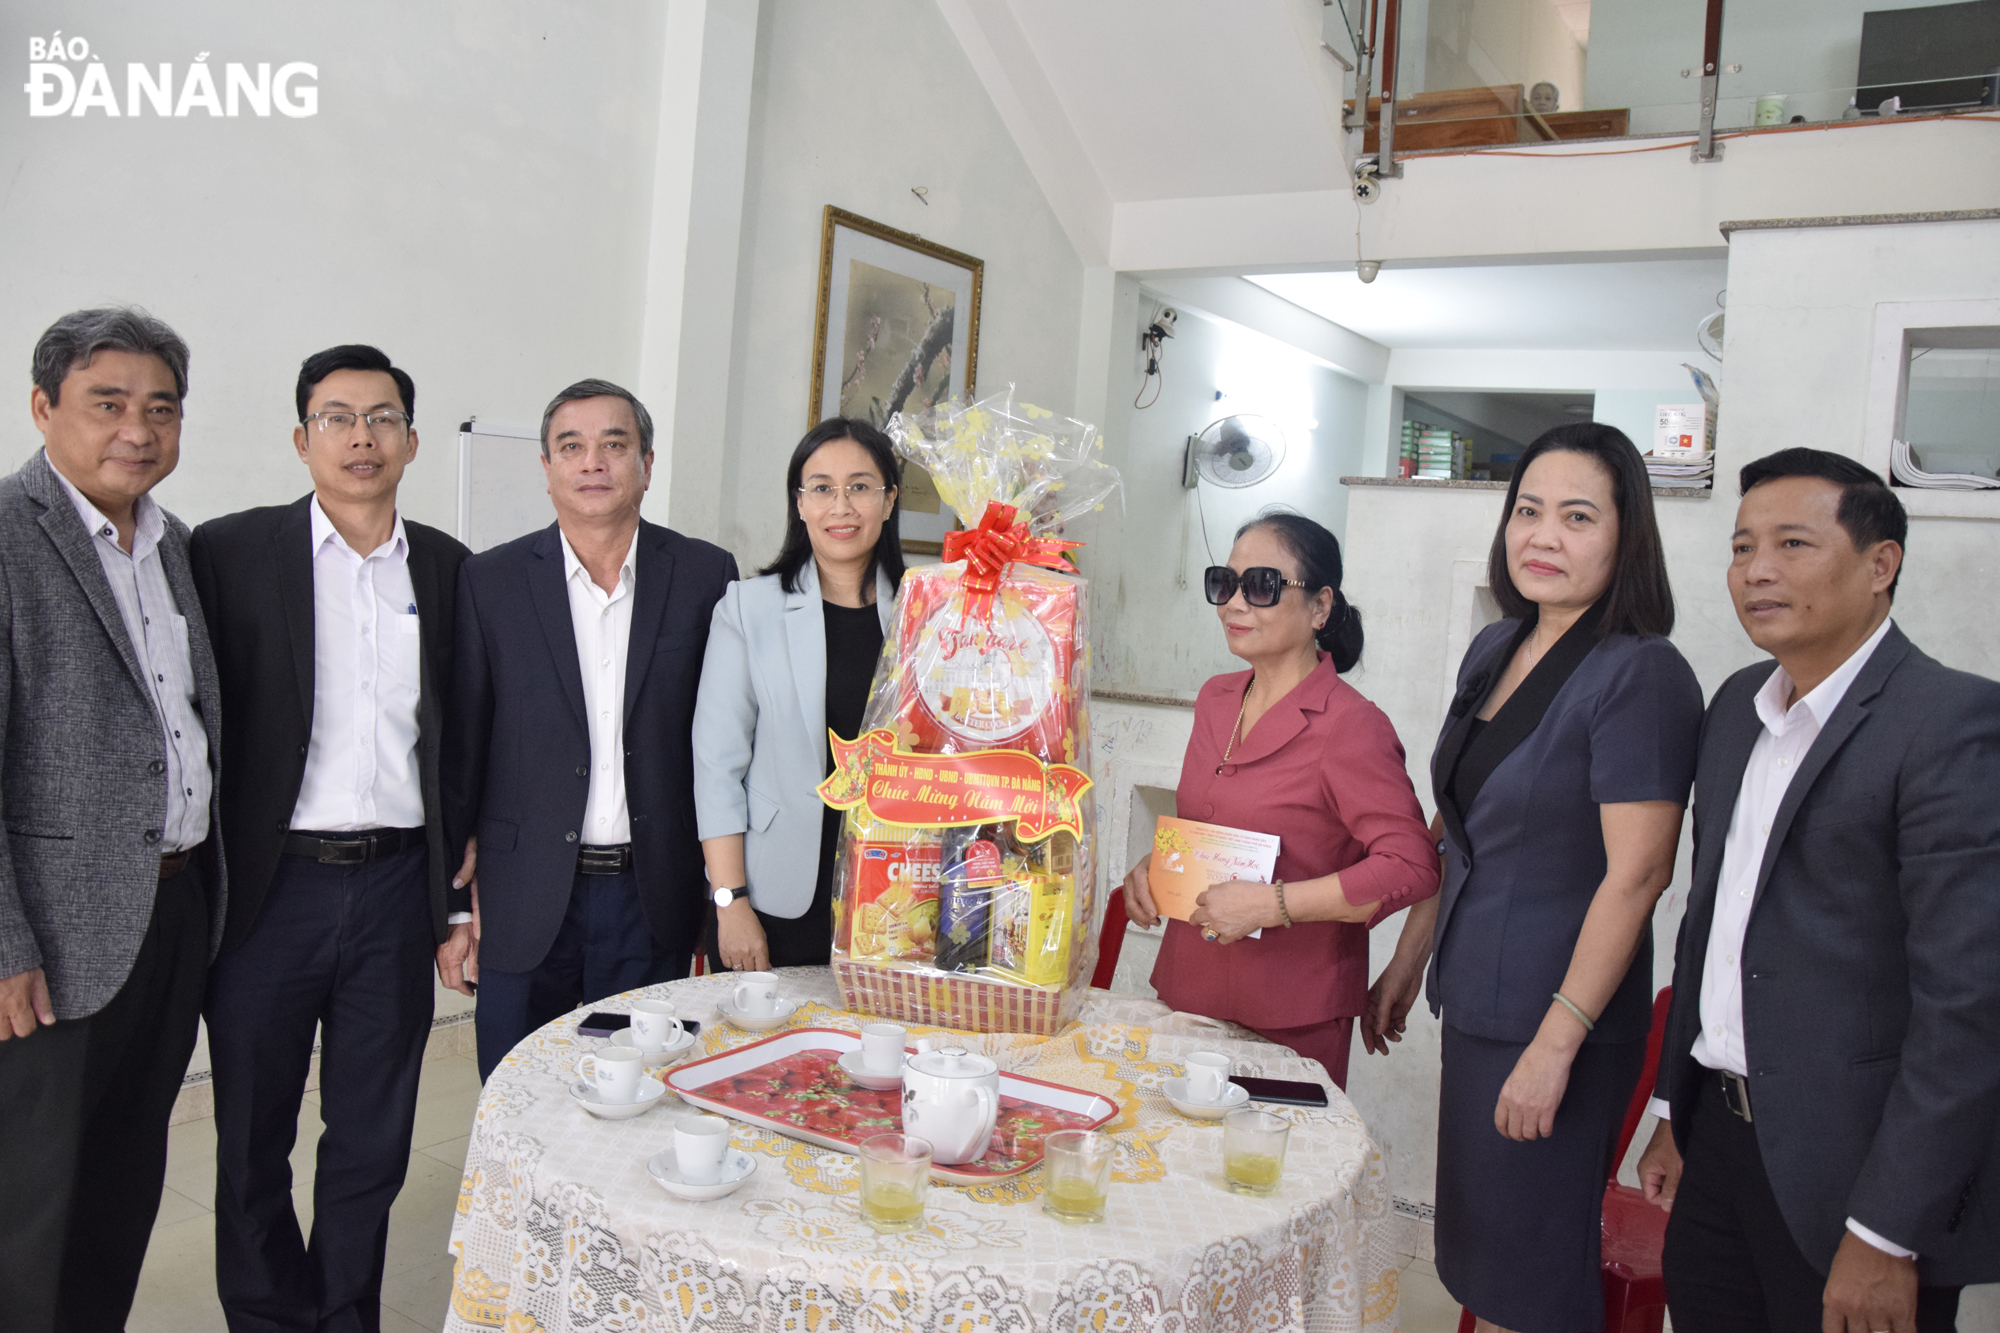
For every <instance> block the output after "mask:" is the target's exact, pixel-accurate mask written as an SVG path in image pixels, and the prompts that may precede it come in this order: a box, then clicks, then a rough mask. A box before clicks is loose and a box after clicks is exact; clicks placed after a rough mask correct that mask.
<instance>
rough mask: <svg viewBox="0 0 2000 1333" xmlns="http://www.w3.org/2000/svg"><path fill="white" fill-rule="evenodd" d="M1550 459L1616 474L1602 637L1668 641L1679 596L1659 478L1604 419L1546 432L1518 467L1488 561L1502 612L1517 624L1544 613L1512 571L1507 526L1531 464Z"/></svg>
mask: <svg viewBox="0 0 2000 1333" xmlns="http://www.w3.org/2000/svg"><path fill="white" fill-rule="evenodd" d="M1552 453H1572V454H1582V455H1584V456H1585V457H1587V458H1594V459H1596V460H1597V461H1598V462H1599V463H1600V464H1602V465H1603V467H1604V470H1605V471H1607V472H1609V473H1610V474H1611V504H1612V507H1613V508H1614V509H1616V510H1617V511H1618V550H1617V552H1616V553H1615V554H1614V555H1613V557H1612V561H1611V585H1610V586H1609V587H1607V588H1606V589H1605V590H1604V596H1603V598H1602V599H1601V600H1602V601H1603V602H1604V604H1605V606H1604V617H1603V619H1601V620H1599V621H1598V622H1597V634H1598V637H1599V638H1604V637H1606V636H1608V635H1612V634H1634V635H1637V636H1638V637H1640V638H1642V639H1664V638H1665V637H1666V636H1667V635H1669V634H1671V633H1673V632H1674V590H1673V585H1672V584H1671V583H1670V582H1668V580H1667V552H1666V547H1665V546H1664V545H1663V544H1662V543H1661V541H1660V523H1659V519H1658V518H1657V517H1656V516H1655V515H1654V513H1653V479H1652V478H1651V477H1650V476H1648V475H1647V473H1646V460H1645V459H1643V458H1641V457H1640V456H1639V450H1638V448H1637V447H1636V446H1635V445H1633V443H1632V441H1631V440H1630V439H1629V438H1628V437H1627V436H1626V434H1625V432H1624V431H1622V430H1619V429H1618V428H1617V427H1616V426H1607V425H1605V424H1604V423H1603V422H1601V421H1578V422H1573V423H1571V424H1570V425H1567V426H1557V427H1556V428H1555V429H1554V430H1550V431H1544V432H1542V434H1541V435H1539V436H1537V437H1536V438H1535V442H1534V443H1533V444H1530V445H1529V446H1528V447H1527V448H1526V449H1525V450H1523V451H1522V453H1521V458H1520V461H1519V462H1517V463H1515V464H1514V479H1513V480H1512V481H1510V482H1508V483H1507V503H1506V504H1505V505H1503V506H1502V507H1501V509H1500V527H1499V529H1498V530H1497V531H1495V532H1494V534H1493V549H1492V550H1491V552H1490V553H1489V554H1488V555H1487V557H1486V582H1487V586H1488V588H1489V589H1490V590H1491V591H1492V593H1493V600H1494V601H1495V602H1497V603H1499V605H1500V614H1502V615H1504V616H1506V617H1508V618H1509V619H1511V620H1527V619H1529V618H1530V617H1532V616H1536V615H1539V614H1540V608H1539V607H1537V606H1536V604H1535V603H1533V602H1531V601H1529V600H1528V599H1527V597H1525V596H1524V595H1523V594H1522V592H1521V590H1520V589H1519V588H1517V587H1515V586H1514V576H1513V575H1512V574H1511V573H1509V572H1508V569H1507V524H1508V522H1509V521H1510V520H1511V519H1512V518H1513V517H1514V506H1515V505H1516V504H1518V503H1519V502H1520V499H1521V478H1523V477H1525V476H1527V475H1528V465H1529V464H1530V463H1532V462H1534V461H1535V460H1536V459H1537V458H1540V457H1541V456H1542V455H1543V454H1552Z"/></svg>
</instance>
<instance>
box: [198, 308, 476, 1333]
mask: <svg viewBox="0 0 2000 1333" xmlns="http://www.w3.org/2000/svg"><path fill="white" fill-rule="evenodd" d="M297 404H298V412H299V425H298V428H297V429H296V430H294V431H293V433H292V443H293V445H294V447H295V448H297V450H298V453H299V458H300V460H301V461H303V462H304V463H305V465H306V467H307V469H308V470H309V471H310V472H311V474H312V483H313V490H312V494H310V495H308V496H306V497H304V498H303V499H300V500H297V501H294V502H293V503H291V504H288V505H278V506H273V507H270V508H265V509H249V510H245V511H243V512H242V513H240V514H231V515H229V516H228V517H226V518H218V519H213V520H211V521H209V522H207V523H204V524H202V525H201V527H200V528H198V529H196V530H195V534H194V540H193V545H192V558H193V564H194V575H195V584H196V587H197V588H198V590H199V592H200V595H201V602H202V608H203V610H204V612H205V613H206V615H207V617H208V623H209V625H210V627H211V629H212V631H213V635H214V642H215V650H216V658H217V662H218V666H219V669H220V673H221V677H222V703H223V708H224V710H225V713H226V715H227V717H228V719H229V723H228V726H227V729H226V730H225V731H224V732H223V747H222V748H223V754H224V760H225V764H224V770H223V771H224V772H225V773H226V774H227V777H226V778H225V780H224V782H223V784H222V791H221V811H222V818H221V822H222V832H223V845H224V846H225V847H226V848H227V854H228V863H229V872H230V880H231V883H232V886H233V887H234V888H235V890H236V891H235V892H234V893H232V894H231V895H230V900H229V915H228V922H227V925H226V928H225V932H224V937H223V952H222V956H221V957H220V958H218V959H217V960H216V963H215V965H214V967H213V969H212V970H211V972H210V975H209V989H208V1001H207V1005H206V1014H207V1018H208V1043H209V1052H210V1055H211V1057H212V1059H213V1062H214V1068H215V1132H216V1187H215V1269H216V1287H217V1290H218V1291H219V1293H220V1295H221V1297H222V1306H223V1311H224V1313H225V1314H226V1315H227V1317H228V1320H229V1327H230V1329H231V1331H232V1333H246V1330H279V1329H325V1330H340V1331H341V1333H345V1331H346V1330H373V1329H377V1328H379V1327H380V1324H381V1287H382V1266H383V1252H384V1246H385V1245H386V1243H387V1240H388V1229H389V1206H390V1205H391V1204H392V1203H394V1202H395V1199H396V1195H397V1193H398V1192H399V1191H400V1190H401V1189H402V1187H403V1176H404V1172H405V1170H406V1168H407V1167H408V1164H409V1153H410V1136H411V1127H412V1122H413V1120H414V1117H415V1115H416V1103H417V1076H418V1073H419V1071H420V1069H421V1067H422V1063H423V1056H424V1042H425V1039H426V1038H427V1037H428V1036H429V1035H430V1026H431V1007H432V993H433V992H432V989H431V980H430V978H431V966H432V962H433V960H435V963H436V966H437V970H438V974H439V975H440V977H441V978H442V979H443V980H444V982H445V984H446V985H449V986H452V987H454V988H456V989H459V990H467V991H468V993H469V990H468V987H467V983H466V981H465V979H464V977H463V975H462V966H463V964H464V963H465V961H466V959H467V956H468V954H469V953H470V951H471V948H472V943H473V940H472V924H471V921H472V917H471V907H472V903H471V892H470V889H469V888H467V887H465V885H464V884H463V883H462V882H461V879H462V878H463V877H461V879H455V878H454V876H453V873H452V872H453V870H454V868H456V867H457V866H458V865H459V861H458V857H457V854H456V851H455V850H454V851H452V852H451V853H449V854H448V853H447V849H446V845H445V826H444V819H443V807H442V802H441V799H440V795H439V785H438V781H439V779H438V768H439V763H438V759H439V754H440V751H441V749H442V740H441V738H442V734H443V731H444V703H443V692H444V689H445V687H446V685H447V684H448V682H449V681H450V679H451V647H452V629H453V605H452V603H453V597H454V594H455V592H456V590H457V586H458V567H459V564H460V562H461V561H463V560H464V559H465V557H466V554H467V552H466V549H465V548H464V547H463V546H461V545H459V543H458V542H456V541H454V540H453V539H452V538H450V537H448V536H446V535H445V534H444V533H442V532H439V531H437V530H436V529H434V528H427V527H425V526H424V525H423V524H421V523H411V522H407V521H405V520H404V519H403V517H402V516H401V515H400V514H399V513H398V512H397V510H396V490H397V486H398V484H399V483H400V482H401V480H402V476H403V469H404V468H406V467H407V466H408V465H409V464H410V462H411V461H412V460H413V459H415V458H416V455H417V432H416V430H415V429H414V428H413V427H412V426H411V424H410V414H411V413H412V412H413V411H414V410H415V407H416V387H415V385H414V384H412V383H411V381H410V377H409V375H408V374H406V373H404V372H403V371H402V370H400V369H397V368H396V367H395V366H393V365H391V364H390V362H389V358H388V357H386V356H384V355H383V354H382V353H381V352H380V351H378V350H376V349H375V348H373V347H364V346H358V345H350V346H343V347H333V348H329V349H328V350H326V351H324V352H320V353H318V354H316V355H314V356H311V357H308V358H307V359H306V362H305V364H304V365H303V366H302V367H300V370H299V378H298V385H297ZM454 923H456V924H454ZM315 1031H317V1032H318V1033H319V1034H320V1038H321V1042H320V1079H319V1094H320V1116H321V1118H322V1120H323V1121H324V1122H325V1128H324V1130H322V1132H321V1134H320V1139H319V1160H318V1169H317V1171H316V1173H315V1175H314V1178H313V1224H312V1240H311V1243H310V1244H308V1243H306V1241H305V1240H304V1238H303V1237H302V1236H301V1234H300V1231H299V1223H298V1218H297V1216H296V1215H295V1213H294V1212H293V1209H292V1171H291V1162H290V1153H291V1149H292V1143H293V1140H294V1139H295V1137H296V1135H297V1131H298V1118H299V1101H300V1098H301V1096H302V1095H303V1094H304V1091H305V1084H306V1073H307V1068H308V1066H309V1065H310V1063H311V1060H312V1053H313V1036H314V1033H315Z"/></svg>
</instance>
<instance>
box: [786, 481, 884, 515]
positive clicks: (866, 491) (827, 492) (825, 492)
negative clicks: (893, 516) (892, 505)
mask: <svg viewBox="0 0 2000 1333" xmlns="http://www.w3.org/2000/svg"><path fill="white" fill-rule="evenodd" d="M888 494H889V487H887V486H870V485H869V484H868V483H867V482H865V481H857V482H854V483H853V484H852V485H848V486H829V485H827V484H826V483H825V482H820V483H819V484H818V485H817V486H801V487H799V496H800V498H801V499H803V500H804V501H805V502H806V503H807V504H808V505H811V506H812V507H814V508H815V509H824V508H826V507H827V506H828V505H830V504H832V503H833V500H834V497H835V496H837V495H845V496H846V497H847V498H848V499H849V500H852V501H853V502H854V507H855V508H856V509H860V508H861V507H863V506H864V505H870V504H877V505H879V504H881V503H882V502H883V500H884V498H885V497H887V495H888Z"/></svg>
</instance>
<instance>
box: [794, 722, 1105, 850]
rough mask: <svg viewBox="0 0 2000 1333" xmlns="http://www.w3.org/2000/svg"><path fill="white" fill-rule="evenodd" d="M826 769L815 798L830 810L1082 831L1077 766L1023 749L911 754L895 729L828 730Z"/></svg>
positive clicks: (1030, 831) (1024, 832)
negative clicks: (849, 733) (851, 733)
mask: <svg viewBox="0 0 2000 1333" xmlns="http://www.w3.org/2000/svg"><path fill="white" fill-rule="evenodd" d="M828 739H829V740H830V741H831V742H832V745H833V774H832V775H831V776H830V777H828V778H827V780H826V781H825V782H822V783H820V784H819V795H820V799H821V800H823V801H825V802H826V803H827V804H828V805H830V806H832V807H833V808H834V809H836V810H852V809H853V808H854V807H855V806H857V805H858V806H864V807H866V809H867V811H868V813H869V814H870V815H873V816H874V817H875V818H876V819H879V820H881V821H882V822H883V823H885V824H902V825H905V826H913V827H921V828H957V827H963V826H965V825H970V824H1001V823H1007V822H1010V821H1018V830H1017V831H1018V833H1019V836H1020V837H1021V838H1022V840H1023V841H1026V842H1039V841H1041V840H1042V839H1043V838H1046V837H1048V836H1049V835H1050V834H1051V833H1054V832H1056V831H1057V830H1058V829H1067V830H1068V831H1069V832H1070V833H1072V834H1075V835H1076V836H1078V837H1081V836H1082V835H1083V815H1082V808H1081V803H1082V800H1083V794H1084V793H1085V792H1087V791H1089V790H1090V788H1091V781H1090V779H1089V778H1088V777H1086V776H1085V775H1084V772H1083V770H1082V769H1080V768H1072V767H1071V766H1070V765H1068V764H1044V763H1043V762H1042V761H1041V760H1039V759H1037V758H1035V757H1034V756H1033V755H1031V754H1029V753H1027V752H1026V751H1025V750H975V751H973V752H972V753H970V754H916V753H914V752H912V751H910V750H904V749H900V748H898V747H897V745H896V734H895V733H894V732H892V731H888V730H886V729H878V730H875V731H870V732H867V733H865V734H864V735H862V736H859V737H857V738H856V739H854V740H851V741H844V740H842V739H840V737H838V736H836V735H833V734H832V733H831V732H829V733H828Z"/></svg>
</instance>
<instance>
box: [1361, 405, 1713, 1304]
mask: <svg viewBox="0 0 2000 1333" xmlns="http://www.w3.org/2000/svg"><path fill="white" fill-rule="evenodd" d="M1488 580H1489V583H1490V585H1491V588H1492V591H1493V596H1494V598H1495V600H1497V601H1498V602H1499V604H1500V608H1501V610H1502V612H1503V614H1504V615H1505V617H1506V618H1505V619H1503V620H1501V621H1499V622H1498V623H1496V624H1493V625H1490V626H1488V627H1487V628H1486V629H1485V630H1484V631H1483V632H1482V633H1481V634H1480V635H1479V636H1478V638H1476V639H1475V640H1474V641H1473V643H1472V646H1471V647H1470V648H1469V649H1468V650H1467V651H1466V654H1465V660H1464V663H1463V664H1462V665H1461V666H1460V668H1459V674H1458V691H1457V697H1456V698H1455V700H1454V701H1453V703H1452V706H1451V710H1450V714H1449V716H1447V717H1446V719H1445V722H1444V728H1443V731H1442V734H1441V735H1440V737H1439V739H1438V745H1437V750H1436V752H1435V754H1434V755H1433V757H1432V760H1431V779H1432V792H1433V795H1434V796H1435V798H1436V801H1437V807H1438V814H1439V817H1440V819H1441V821H1442V825H1443V829H1444V833H1445V837H1444V841H1443V843H1442V844H1441V850H1442V854H1443V859H1444V886H1443V888H1442V890H1441V891H1440V893H1439V895H1438V897H1437V898H1436V899H1434V900H1431V901H1430V902H1427V903H1421V904H1419V905H1418V906H1417V907H1415V908H1413V909H1412V911H1411V916H1410V920H1409V923H1408V924H1407V925H1406V926H1405V927H1404V930H1403V934H1402V938H1401V940H1400V941H1399V942H1398V944H1397V949H1396V957H1395V959H1394V961H1392V962H1391V963H1390V964H1389V966H1388V967H1387V968H1386V969H1384V972H1383V975H1382V976H1381V978H1379V979H1378V980H1377V982H1376V984H1375V986H1374V988H1373V990H1372V993H1371V995H1370V1005H1371V1008H1370V1013H1369V1015H1368V1017H1367V1019H1366V1020H1364V1024H1363V1036H1364V1040H1365V1041H1366V1042H1367V1044H1368V1045H1369V1047H1370V1048H1371V1049H1380V1050H1382V1051H1384V1052H1386V1051H1387V1046H1386V1045H1385V1044H1383V1042H1382V1039H1383V1036H1384V1035H1388V1034H1393V1032H1394V1031H1396V1030H1398V1029H1399V1026H1400V1021H1401V1015H1402V1014H1404V1013H1407V1011H1408V1008H1409V1005H1410V1002H1411V1001H1412V1000H1413V999H1414V998H1415V996H1416V992H1417V986H1418V979H1419V978H1421V977H1422V976H1423V975H1424V969H1425V964H1426V962H1427V961H1428V963H1429V999H1430V1004H1431V1010H1432V1012H1433V1013H1438V1014H1439V1015H1440V1016H1441V1017H1442V1019H1443V1022H1444V1034H1443V1036H1444V1067H1443V1077H1442V1080H1441V1085H1440V1092H1439V1107H1438V1165H1437V1181H1438V1183H1437V1268H1438V1276H1439V1278H1440V1279H1441V1280H1442V1281H1443V1282H1444V1285H1445V1287H1446V1289H1448V1290H1449V1291H1450V1292H1451V1294H1452V1296H1453V1297H1455V1298H1456V1299H1457V1300H1458V1302H1459V1303H1460V1304H1461V1305H1463V1306H1464V1307H1465V1308H1466V1309H1468V1310H1470V1311H1471V1312H1472V1313H1473V1314H1474V1315H1475V1316H1477V1317H1478V1320H1479V1327H1480V1328H1481V1329H1483V1330H1484V1329H1503V1330H1515V1331H1516V1333H1578V1330H1581V1329H1594V1328H1600V1327H1602V1324H1603V1318H1604V1309H1603V1298H1602V1294H1601V1288H1600V1285H1599V1277H1598V1266H1599V1253H1598V1247H1599V1225H1600V1211H1601V1209H1602V1205H1603V1196H1604V1186H1605V1181H1606V1178H1607V1177H1608V1176H1609V1175H1610V1172H1611V1168H1612V1163H1611V1153H1612V1151H1613V1148H1614V1147H1615V1145H1616V1140H1617V1135H1618V1130H1619V1128H1620V1125H1621V1123H1622V1121H1623V1117H1624V1113H1625V1108H1626V1105H1627V1104H1628V1102H1629V1101H1630V1099H1631V1096H1632V1090H1633V1087H1634V1086H1635V1085H1636V1083H1637V1081H1638V1077H1639V1072H1640V1068H1641V1066H1642V1065H1643V1063H1644V1060H1645V1051H1646V1034H1647V1028H1648V1026H1649V1024H1650V1020H1651V1010H1652V979H1653V942H1652V919H1653V906H1654V904H1655V903H1656V902H1657V901H1658V899H1659V896H1660V894H1661V892H1662V891H1664V890H1665V889H1666V887H1667V884H1668V882H1669V881H1670V880H1671V879H1672V878H1673V872H1674V853H1675V850H1676V848H1677V847H1678V845H1679V842H1680V830H1681V816H1682V812H1683V810H1684V808H1685V806H1686V804H1687V798H1688V789H1689V787H1690V785H1691V784H1692V782H1693V779H1694V763H1695V749H1696V744H1697V740H1698V738H1699V732H1700V727H1701V715H1702V696H1701V687H1700V685H1699V684H1698V683H1697V682H1696V680H1695V676H1694V672H1693V671H1692V670H1690V669H1689V667H1688V664H1687V662H1686V661H1685V660H1684V659H1683V658H1682V657H1681V655H1680V654H1679V653H1678V652H1676V651H1675V649H1674V647H1673V645H1672V644H1670V643H1668V642H1667V639H1666V635H1667V634H1668V633H1669V632H1670V631H1671V630H1672V629H1673V620H1674V612H1673V595H1672V592H1671V591H1670V589H1669V588H1668V585H1667V571H1666V560H1665V557H1664V555H1663V553H1662V551H1661V546H1660V537H1659V528H1658V525H1657V523H1656V522H1655V520H1654V516H1653V496H1652V488H1651V485H1650V483H1649V480H1648V478H1647V475H1646V468H1645V464H1644V462H1643V461H1642V460H1641V459H1640V457H1639V453H1638V451H1637V450H1636V449H1634V448H1633V446H1632V442H1631V441H1630V440H1628V439H1626V438H1625V436H1624V435H1622V434H1620V433H1619V432H1618V431H1616V430H1614V429H1612V428H1611V427H1609V426H1604V425H1599V424H1595V423H1589V424H1578V425H1574V426H1562V427H1558V428H1557V429H1555V430H1552V431H1550V432H1548V433H1547V434H1545V435H1543V436H1542V437H1541V438H1539V439H1537V440H1536V441H1535V442H1534V443H1533V444H1532V445H1530V446H1529V447H1528V449H1527V450H1526V451H1525V452H1524V453H1523V455H1522V457H1521V463H1520V466H1519V467H1518V468H1517V469H1516V471H1515V474H1514V482H1513V484H1512V485H1511V486H1510V487H1509V488H1508V491H1507V506H1506V510H1505V513H1504V515H1503V517H1502V520H1501V524H1500V529H1499V531H1498V532H1497V533H1495V534H1494V538H1493V548H1492V555H1491V557H1490V562H1489V568H1488Z"/></svg>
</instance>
